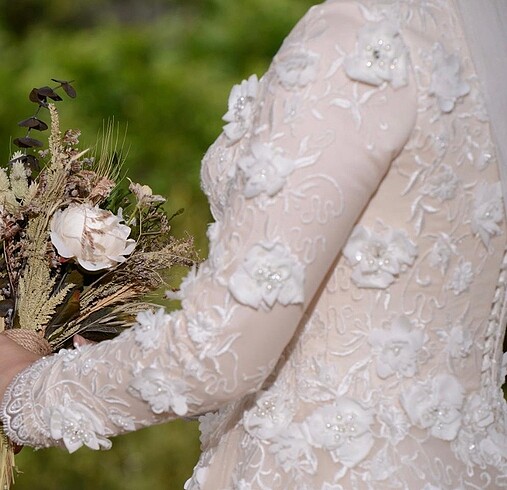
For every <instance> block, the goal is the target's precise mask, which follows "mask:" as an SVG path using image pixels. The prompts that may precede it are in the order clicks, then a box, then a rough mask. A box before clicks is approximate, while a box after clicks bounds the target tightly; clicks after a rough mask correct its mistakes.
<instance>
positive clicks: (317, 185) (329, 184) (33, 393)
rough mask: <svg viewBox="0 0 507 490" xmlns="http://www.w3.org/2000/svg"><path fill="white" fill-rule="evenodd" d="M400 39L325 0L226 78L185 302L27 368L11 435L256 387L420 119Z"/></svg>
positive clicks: (70, 439)
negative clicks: (276, 46)
mask: <svg viewBox="0 0 507 490" xmlns="http://www.w3.org/2000/svg"><path fill="white" fill-rule="evenodd" d="M403 36H404V33H403V32H399V31H398V30H397V28H396V26H393V25H388V24H386V23H383V22H367V21H366V20H365V18H364V17H363V16H362V13H361V11H360V10H359V8H358V7H357V6H356V4H355V3H353V2H346V3H341V2H336V3H335V2H328V3H325V4H323V5H321V6H317V7H314V8H312V9H311V10H310V11H309V13H308V14H307V15H306V16H305V17H304V18H303V19H302V21H301V22H300V23H299V24H298V25H297V26H296V28H295V29H294V30H293V32H292V33H291V34H290V35H289V37H288V38H287V39H286V40H285V42H284V44H283V46H282V48H281V49H280V51H279V53H278V54H277V55H276V56H275V58H274V61H273V64H272V66H271V67H270V69H269V71H268V72H267V73H266V75H265V76H264V77H263V78H262V79H260V80H258V79H257V77H255V76H252V77H250V78H249V79H248V80H246V81H244V82H243V83H241V84H239V85H237V86H236V87H234V88H233V90H232V93H231V96H230V99H229V109H228V111H227V113H226V114H225V116H224V120H225V122H226V124H225V126H224V133H223V134H222V135H221V136H220V138H219V139H218V141H217V142H216V143H215V144H214V145H213V146H212V148H211V149H210V151H209V153H208V155H207V156H206V157H205V160H204V163H203V165H204V166H203V187H204V190H205V191H206V192H207V194H208V196H209V198H210V202H211V206H212V210H213V213H214V216H215V218H216V222H215V223H214V224H212V225H211V226H210V228H209V231H208V235H209V239H210V253H209V258H208V260H206V261H205V262H204V263H203V264H202V265H201V266H200V267H199V268H198V270H194V271H192V272H191V273H190V274H189V275H188V276H187V278H186V279H185V280H184V282H183V285H182V288H181V298H182V307H181V309H180V310H178V311H175V312H172V313H170V314H168V313H166V312H165V311H163V310H160V311H147V312H145V313H142V314H140V315H139V317H138V324H137V325H136V326H135V327H134V328H132V329H131V330H129V331H126V332H124V333H123V334H122V335H120V336H119V337H118V338H116V339H114V340H111V341H107V342H103V343H101V344H98V345H93V346H86V347H83V348H78V349H76V350H72V351H62V352H60V353H59V354H56V355H53V356H50V357H47V358H44V359H42V360H40V361H39V362H37V363H36V364H35V365H33V366H32V367H30V368H28V369H27V370H25V371H24V372H22V373H21V374H20V375H18V377H17V378H16V379H15V380H14V381H13V382H12V384H11V386H10V387H9V389H8V392H7V393H6V395H5V398H4V403H3V407H2V422H3V424H4V428H5V431H6V432H7V434H8V435H9V437H10V438H11V439H12V440H14V441H15V442H17V443H19V444H25V445H32V446H36V447H43V446H50V445H56V444H64V445H65V446H66V447H67V448H68V449H69V450H70V451H73V450H75V449H77V448H78V447H80V446H82V445H87V446H89V447H91V448H95V449H98V448H99V447H106V448H107V447H108V446H109V445H110V442H109V440H108V439H107V437H109V436H112V435H116V434H119V433H122V432H127V431H132V430H135V429H137V428H140V427H143V426H147V425H151V424H156V423H160V422H162V421H165V420H169V419H172V418H175V417H177V416H193V415H197V414H201V413H205V412H208V411H212V410H215V409H217V408H219V407H220V406H222V405H224V404H226V403H228V402H230V401H232V400H236V399H238V398H240V397H242V396H244V395H245V394H247V393H251V392H254V391H256V390H258V389H259V388H260V387H261V386H262V384H263V382H264V381H265V379H266V378H267V376H268V375H269V374H270V372H271V371H272V370H273V368H274V367H275V365H276V363H277V361H278V360H279V358H280V356H281V354H282V352H283V350H284V348H285V347H286V345H287V344H288V342H289V341H290V339H291V337H292V336H293V335H294V333H295V331H296V329H297V328H298V325H299V324H300V323H301V321H302V320H303V319H304V318H305V314H306V313H308V311H310V309H311V307H312V302H313V301H314V300H315V298H316V297H317V296H318V294H319V290H320V289H321V288H322V287H324V285H325V279H326V274H327V273H328V271H329V270H330V268H331V266H332V265H333V263H334V262H335V260H336V258H337V257H338V255H339V253H340V250H341V248H342V246H343V245H344V243H345V242H346V240H347V238H348V236H349V234H350V232H351V229H352V227H353V225H354V223H355V221H356V220H357V218H358V217H359V216H360V213H361V211H362V209H363V208H364V206H365V205H366V204H367V202H368V201H369V199H370V198H371V196H372V195H373V193H374V192H375V190H376V189H377V187H378V186H379V184H380V182H381V180H382V178H383V176H384V174H385V173H386V171H387V169H388V168H389V166H390V165H391V163H392V161H393V159H395V157H396V155H397V153H398V152H399V151H400V150H401V148H402V147H403V145H404V144H405V142H406V140H407V138H408V136H409V134H410V132H411V130H412V128H413V125H414V119H415V113H416V109H415V107H416V105H415V99H416V96H415V88H414V83H413V81H412V75H411V72H410V68H409V61H408V51H407V48H406V45H405V41H404V37H403ZM356 259H357V261H358V263H359V262H360V261H361V257H356ZM365 262H366V263H365ZM361 267H368V263H367V261H366V260H363V261H362V262H361ZM393 267H396V264H393Z"/></svg>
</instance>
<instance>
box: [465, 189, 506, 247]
mask: <svg viewBox="0 0 507 490" xmlns="http://www.w3.org/2000/svg"><path fill="white" fill-rule="evenodd" d="M473 206H474V207H473V211H472V223H471V227H472V231H473V232H474V233H475V234H477V235H479V237H480V238H481V240H482V243H483V244H484V246H485V247H486V248H489V243H490V240H491V237H493V236H496V235H499V234H500V233H501V232H502V230H501V229H500V226H499V225H500V223H501V222H502V220H503V201H502V188H501V184H500V182H495V183H494V184H488V183H486V182H482V183H481V184H479V185H478V186H477V187H476V189H475V196H474V205H473Z"/></svg>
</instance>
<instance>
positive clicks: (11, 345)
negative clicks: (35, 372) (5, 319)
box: [0, 334, 41, 403]
mask: <svg viewBox="0 0 507 490" xmlns="http://www.w3.org/2000/svg"><path fill="white" fill-rule="evenodd" d="M40 357H41V356H39V355H37V354H33V353H32V352H30V351H27V350H26V349H23V347H21V346H19V345H18V344H16V342H14V341H13V340H11V339H9V338H8V337H6V336H5V335H2V334H0V403H1V400H2V399H3V396H4V394H5V390H6V389H7V387H8V386H9V384H10V383H11V381H12V379H13V378H14V376H16V374H18V373H19V372H21V371H22V370H23V369H25V368H27V367H28V366H30V364H33V363H34V362H35V361H37V360H38V359H40Z"/></svg>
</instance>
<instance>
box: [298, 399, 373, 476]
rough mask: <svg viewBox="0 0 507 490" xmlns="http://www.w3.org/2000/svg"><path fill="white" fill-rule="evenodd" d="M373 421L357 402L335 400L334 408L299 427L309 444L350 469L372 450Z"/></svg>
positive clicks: (315, 414) (317, 412)
mask: <svg viewBox="0 0 507 490" xmlns="http://www.w3.org/2000/svg"><path fill="white" fill-rule="evenodd" d="M372 423H373V418H372V415H371V413H370V411H368V410H365V409H364V408H363V407H362V406H361V405H359V403H357V402H356V401H354V400H352V399H350V398H347V397H340V398H338V399H337V400H336V401H335V403H334V405H327V406H323V407H320V408H318V409H317V410H315V411H314V412H313V413H312V414H311V415H310V416H309V417H307V418H306V419H305V420H304V422H303V423H302V431H303V433H304V434H305V436H306V438H307V440H308V442H309V443H310V444H311V445H312V446H314V447H317V448H322V449H326V450H328V451H330V453H331V457H332V458H333V461H335V462H337V463H338V462H339V463H341V464H343V465H344V466H346V467H348V468H351V467H353V466H355V465H356V464H357V463H359V462H360V461H361V460H363V459H364V458H365V457H366V456H367V454H368V453H369V452H370V449H371V448H372V446H373V443H374V440H373V437H372V435H371V432H370V426H371V424H372Z"/></svg>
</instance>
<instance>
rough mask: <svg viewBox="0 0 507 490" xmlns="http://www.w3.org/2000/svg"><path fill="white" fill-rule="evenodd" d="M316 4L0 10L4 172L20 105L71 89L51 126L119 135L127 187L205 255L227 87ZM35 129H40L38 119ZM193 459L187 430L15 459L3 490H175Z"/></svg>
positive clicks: (142, 0) (27, 2)
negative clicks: (135, 185) (203, 163)
mask: <svg viewBox="0 0 507 490" xmlns="http://www.w3.org/2000/svg"><path fill="white" fill-rule="evenodd" d="M313 3H317V0H316V1H315V2H314V1H313V0H79V1H69V0H44V1H41V0H0V5H1V15H0V53H1V64H0V86H1V87H3V88H2V97H0V136H1V139H0V141H1V142H2V145H1V156H2V158H3V160H4V161H5V162H7V161H8V159H9V157H10V154H11V153H12V152H13V150H14V149H15V148H14V147H13V146H12V144H11V143H10V142H11V140H12V139H14V138H15V137H18V136H22V135H23V131H21V128H18V127H17V126H16V123H17V122H18V121H20V120H22V119H25V118H26V117H28V116H30V115H32V113H33V109H34V108H33V104H31V103H30V102H29V101H28V93H29V92H30V90H31V89H32V88H33V87H40V86H43V85H47V84H49V83H50V79H51V78H60V79H67V80H75V83H74V86H75V87H76V89H77V92H78V98H77V99H76V100H73V101H69V100H66V101H65V102H63V103H60V111H61V117H62V127H63V128H68V127H72V128H76V127H77V128H79V129H81V130H82V132H83V136H82V138H81V141H82V142H83V146H92V145H93V144H94V142H95V141H96V138H97V135H98V134H99V133H100V131H101V130H102V126H103V123H104V121H107V120H108V119H110V118H112V117H114V120H115V121H116V122H118V123H119V125H120V128H121V129H120V132H121V133H123V131H124V130H125V128H127V127H128V128H127V138H126V140H127V144H126V147H127V149H128V157H127V161H126V167H127V168H128V172H129V176H130V177H131V178H132V179H133V180H134V181H139V182H142V183H144V184H148V185H150V186H151V187H152V188H153V190H154V191H155V193H157V194H163V195H165V196H168V197H169V201H168V203H167V208H168V211H169V212H172V211H176V210H177V209H179V208H180V207H184V208H185V213H184V214H183V215H182V216H181V217H179V218H178V219H177V220H175V222H174V228H173V229H174V233H175V234H178V235H181V234H182V233H183V231H184V230H188V231H189V232H190V233H192V234H193V235H194V236H195V237H196V241H197V244H198V247H199V248H200V249H201V251H202V255H203V256H205V255H206V241H205V231H206V225H207V223H209V222H210V220H211V218H210V215H209V212H208V207H207V203H206V199H205V198H204V196H203V195H202V193H201V191H200V187H199V167H200V160H201V158H202V155H203V154H204V152H205V151H206V148H207V147H208V146H209V145H210V144H211V143H212V142H213V140H214V139H215V138H216V137H217V136H218V134H219V132H220V130H221V127H222V121H221V117H222V115H223V114H224V113H225V111H226V107H227V98H228V94H229V91H230V88H231V86H232V85H233V84H235V83H238V82H240V81H241V80H242V79H244V78H246V77H247V76H249V75H250V74H251V73H257V74H258V75H262V73H263V72H264V71H265V70H266V68H267V67H268V65H269V62H270V59H271V57H272V56H273V54H274V53H275V52H276V51H277V49H278V48H279V46H280V44H281V42H282V40H283V38H284V37H285V35H286V34H287V33H288V32H289V31H290V29H291V28H292V26H293V25H294V24H295V23H296V21H297V19H298V18H299V17H301V16H302V15H303V14H304V12H305V11H306V10H307V9H308V8H309V7H310V6H311V5H312V4H313ZM46 120H47V118H46ZM198 454H199V442H198V431H197V426H196V423H195V422H185V421H177V422H173V423H170V424H166V425H164V426H160V427H154V428H151V429H146V430H143V431H140V432H138V433H135V434H130V435H127V436H123V437H119V438H117V439H115V440H114V443H113V449H112V450H111V451H108V452H92V451H88V450H87V449H82V450H80V451H78V452H77V453H76V454H73V455H68V454H67V453H66V452H64V451H61V450H59V449H49V450H42V451H36V452H34V451H32V450H31V449H28V448H25V449H24V450H23V451H22V453H21V454H20V455H19V456H18V458H17V462H18V466H19V469H20V470H21V471H22V474H20V475H19V476H18V478H17V480H16V484H15V486H14V488H15V490H24V489H30V490H67V489H68V490H71V489H72V490H86V489H93V490H102V489H104V490H116V489H118V490H145V489H150V490H160V489H164V490H167V489H170V490H172V489H181V488H183V484H184V482H185V480H186V479H187V478H188V477H189V476H190V474H191V471H192V468H193V466H194V464H195V462H196V461H197V458H198Z"/></svg>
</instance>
